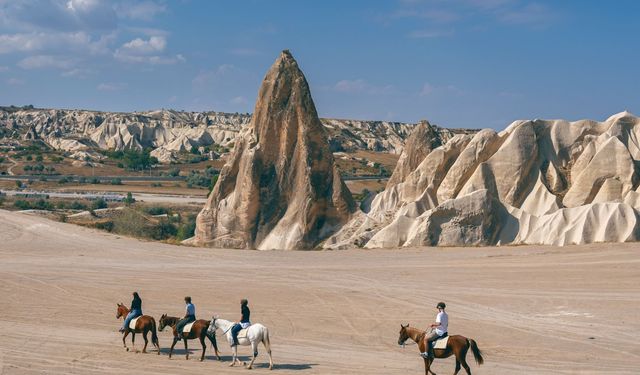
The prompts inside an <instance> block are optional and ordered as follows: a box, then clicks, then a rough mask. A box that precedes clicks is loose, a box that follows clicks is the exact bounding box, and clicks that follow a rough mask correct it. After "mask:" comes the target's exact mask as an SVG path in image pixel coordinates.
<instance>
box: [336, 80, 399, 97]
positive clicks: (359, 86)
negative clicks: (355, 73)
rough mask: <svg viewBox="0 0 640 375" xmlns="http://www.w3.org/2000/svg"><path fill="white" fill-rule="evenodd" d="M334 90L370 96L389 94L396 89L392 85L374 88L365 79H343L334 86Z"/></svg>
mask: <svg viewBox="0 0 640 375" xmlns="http://www.w3.org/2000/svg"><path fill="white" fill-rule="evenodd" d="M333 89H334V90H335V91H338V92H345V93H364V94H369V95H378V94H389V93H391V92H393V91H394V87H393V86H392V85H386V86H374V85H371V84H370V83H368V82H367V81H365V80H364V79H355V80H348V79H343V80H341V81H338V82H337V83H336V84H335V85H334V86H333Z"/></svg>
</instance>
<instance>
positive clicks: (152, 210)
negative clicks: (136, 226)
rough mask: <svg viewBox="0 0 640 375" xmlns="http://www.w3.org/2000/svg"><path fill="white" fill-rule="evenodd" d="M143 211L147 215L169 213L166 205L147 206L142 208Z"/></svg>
mask: <svg viewBox="0 0 640 375" xmlns="http://www.w3.org/2000/svg"><path fill="white" fill-rule="evenodd" d="M144 211H145V212H146V213H148V214H149V215H164V214H168V213H169V210H168V209H167V208H166V207H162V206H151V207H147V208H145V209H144Z"/></svg>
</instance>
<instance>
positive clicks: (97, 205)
mask: <svg viewBox="0 0 640 375" xmlns="http://www.w3.org/2000/svg"><path fill="white" fill-rule="evenodd" d="M108 206H109V205H108V204H107V201H105V200H104V199H102V198H98V199H96V200H94V201H92V202H91V210H99V209H101V208H107V207H108Z"/></svg>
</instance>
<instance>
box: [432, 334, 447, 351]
mask: <svg viewBox="0 0 640 375" xmlns="http://www.w3.org/2000/svg"><path fill="white" fill-rule="evenodd" d="M447 342H449V336H446V337H444V338H441V339H437V340H436V341H434V342H433V348H434V349H446V348H447Z"/></svg>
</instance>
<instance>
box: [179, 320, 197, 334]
mask: <svg viewBox="0 0 640 375" xmlns="http://www.w3.org/2000/svg"><path fill="white" fill-rule="evenodd" d="M193 323H195V322H191V323H189V324H187V325H185V326H184V328H183V329H182V333H189V332H191V327H193Z"/></svg>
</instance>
